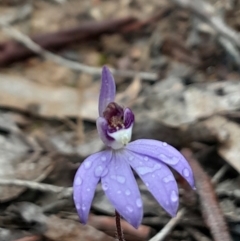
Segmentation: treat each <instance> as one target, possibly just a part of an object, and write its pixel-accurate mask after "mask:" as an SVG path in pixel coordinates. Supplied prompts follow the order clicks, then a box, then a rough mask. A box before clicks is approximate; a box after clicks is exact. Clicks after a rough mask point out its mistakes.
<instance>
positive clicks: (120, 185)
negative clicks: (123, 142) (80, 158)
mask: <svg viewBox="0 0 240 241" xmlns="http://www.w3.org/2000/svg"><path fill="white" fill-rule="evenodd" d="M125 159H126V156H125V153H124V151H123V150H121V151H118V152H115V153H114V154H113V158H112V160H111V162H110V163H109V165H108V171H109V173H108V175H106V176H104V177H102V179H101V182H102V188H103V190H104V191H105V194H106V196H107V197H108V199H109V201H110V202H111V203H112V204H113V206H114V207H115V209H116V210H117V211H118V213H119V214H120V215H121V216H122V217H123V218H124V219H125V220H126V221H127V222H129V223H130V224H131V225H132V226H133V227H135V228H138V227H139V225H140V224H141V221H142V216H143V207H142V206H143V204H142V199H141V195H140V192H139V189H138V185H137V183H136V180H135V178H134V175H133V173H132V170H131V167H130V166H129V164H128V163H127V160H125Z"/></svg>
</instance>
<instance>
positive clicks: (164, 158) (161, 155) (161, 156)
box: [159, 154, 167, 161]
mask: <svg viewBox="0 0 240 241" xmlns="http://www.w3.org/2000/svg"><path fill="white" fill-rule="evenodd" d="M159 158H160V159H161V160H162V161H165V160H166V159H167V157H166V156H165V155H164V154H160V155H159Z"/></svg>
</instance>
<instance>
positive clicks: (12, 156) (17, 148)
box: [0, 114, 53, 202]
mask: <svg viewBox="0 0 240 241" xmlns="http://www.w3.org/2000/svg"><path fill="white" fill-rule="evenodd" d="M3 117H5V118H4V119H3ZM9 118H10V117H9V116H4V115H3V114H1V119H0V126H1V128H3V125H2V124H1V122H6V123H8V125H9V123H11V119H9ZM12 125H13V126H12V127H11V129H16V128H17V127H16V126H14V124H12ZM5 128H6V125H5ZM0 146H1V148H0V179H22V180H34V181H40V180H42V179H43V178H45V177H44V176H43V173H45V174H46V175H47V174H48V173H49V172H50V171H51V170H52V168H53V166H51V158H50V157H48V156H41V155H36V154H37V153H33V154H27V152H28V150H29V146H28V145H26V142H25V141H24V140H23V138H22V137H21V136H20V135H18V134H17V132H13V133H11V132H10V133H9V134H7V135H0ZM24 190H25V188H24V187H9V186H0V202H5V201H8V200H10V199H12V198H15V197H17V196H18V195H19V194H20V193H22V192H23V191H24Z"/></svg>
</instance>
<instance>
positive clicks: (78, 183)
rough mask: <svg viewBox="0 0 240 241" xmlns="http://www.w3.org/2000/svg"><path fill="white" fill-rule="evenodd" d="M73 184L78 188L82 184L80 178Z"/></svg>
mask: <svg viewBox="0 0 240 241" xmlns="http://www.w3.org/2000/svg"><path fill="white" fill-rule="evenodd" d="M75 184H76V185H77V186H80V185H81V184H82V178H81V177H77V178H76V181H75Z"/></svg>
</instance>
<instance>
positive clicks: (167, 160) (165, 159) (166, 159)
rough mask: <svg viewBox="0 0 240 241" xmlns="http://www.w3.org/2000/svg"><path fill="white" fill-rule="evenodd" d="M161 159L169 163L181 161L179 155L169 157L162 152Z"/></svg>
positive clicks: (174, 163) (173, 163)
mask: <svg viewBox="0 0 240 241" xmlns="http://www.w3.org/2000/svg"><path fill="white" fill-rule="evenodd" d="M159 159H161V161H163V162H165V163H166V164H169V165H176V164H177V163H178V162H179V159H178V158H177V157H175V156H174V157H167V156H165V155H164V154H160V155H159Z"/></svg>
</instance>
